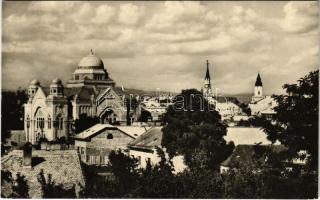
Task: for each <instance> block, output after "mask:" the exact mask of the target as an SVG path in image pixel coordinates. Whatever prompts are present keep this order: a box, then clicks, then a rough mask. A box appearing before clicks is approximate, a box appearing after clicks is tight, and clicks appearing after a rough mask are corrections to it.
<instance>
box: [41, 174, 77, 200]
mask: <svg viewBox="0 0 320 200" xmlns="http://www.w3.org/2000/svg"><path fill="white" fill-rule="evenodd" d="M37 178H38V181H39V183H40V185H41V191H42V195H43V196H42V197H43V198H76V194H75V187H73V188H71V189H65V188H64V187H63V185H61V184H60V185H56V183H55V182H54V181H53V180H52V175H51V174H48V177H47V178H45V175H44V173H43V170H41V171H40V173H39V174H38V177H37Z"/></svg>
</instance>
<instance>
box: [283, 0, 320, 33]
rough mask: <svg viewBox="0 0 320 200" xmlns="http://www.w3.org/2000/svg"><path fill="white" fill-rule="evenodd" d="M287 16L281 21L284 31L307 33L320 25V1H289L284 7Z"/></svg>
mask: <svg viewBox="0 0 320 200" xmlns="http://www.w3.org/2000/svg"><path fill="white" fill-rule="evenodd" d="M283 11H284V13H285V18H284V19H283V21H282V22H281V26H282V28H283V30H284V31H286V32H289V33H306V32H309V31H311V30H314V29H316V28H317V27H318V25H319V15H318V13H319V7H318V2H292V1H291V2H289V3H287V4H286V5H285V6H284V9H283Z"/></svg>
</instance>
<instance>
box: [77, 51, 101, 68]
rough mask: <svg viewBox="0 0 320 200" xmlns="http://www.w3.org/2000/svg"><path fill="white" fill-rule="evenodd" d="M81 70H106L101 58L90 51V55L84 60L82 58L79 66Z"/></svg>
mask: <svg viewBox="0 0 320 200" xmlns="http://www.w3.org/2000/svg"><path fill="white" fill-rule="evenodd" d="M78 67H79V68H89V69H91V68H96V69H104V65H103V62H102V60H101V59H100V58H98V57H97V56H95V55H94V54H93V52H92V50H91V51H90V54H89V55H88V56H86V57H84V58H82V59H81V60H80V62H79V64H78Z"/></svg>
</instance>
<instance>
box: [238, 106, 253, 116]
mask: <svg viewBox="0 0 320 200" xmlns="http://www.w3.org/2000/svg"><path fill="white" fill-rule="evenodd" d="M239 107H240V108H241V110H242V112H244V113H245V114H247V115H251V109H250V108H249V107H248V104H245V103H241V104H239Z"/></svg>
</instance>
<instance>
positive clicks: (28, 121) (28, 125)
mask: <svg viewBox="0 0 320 200" xmlns="http://www.w3.org/2000/svg"><path fill="white" fill-rule="evenodd" d="M27 128H30V118H29V115H28V116H27Z"/></svg>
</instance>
